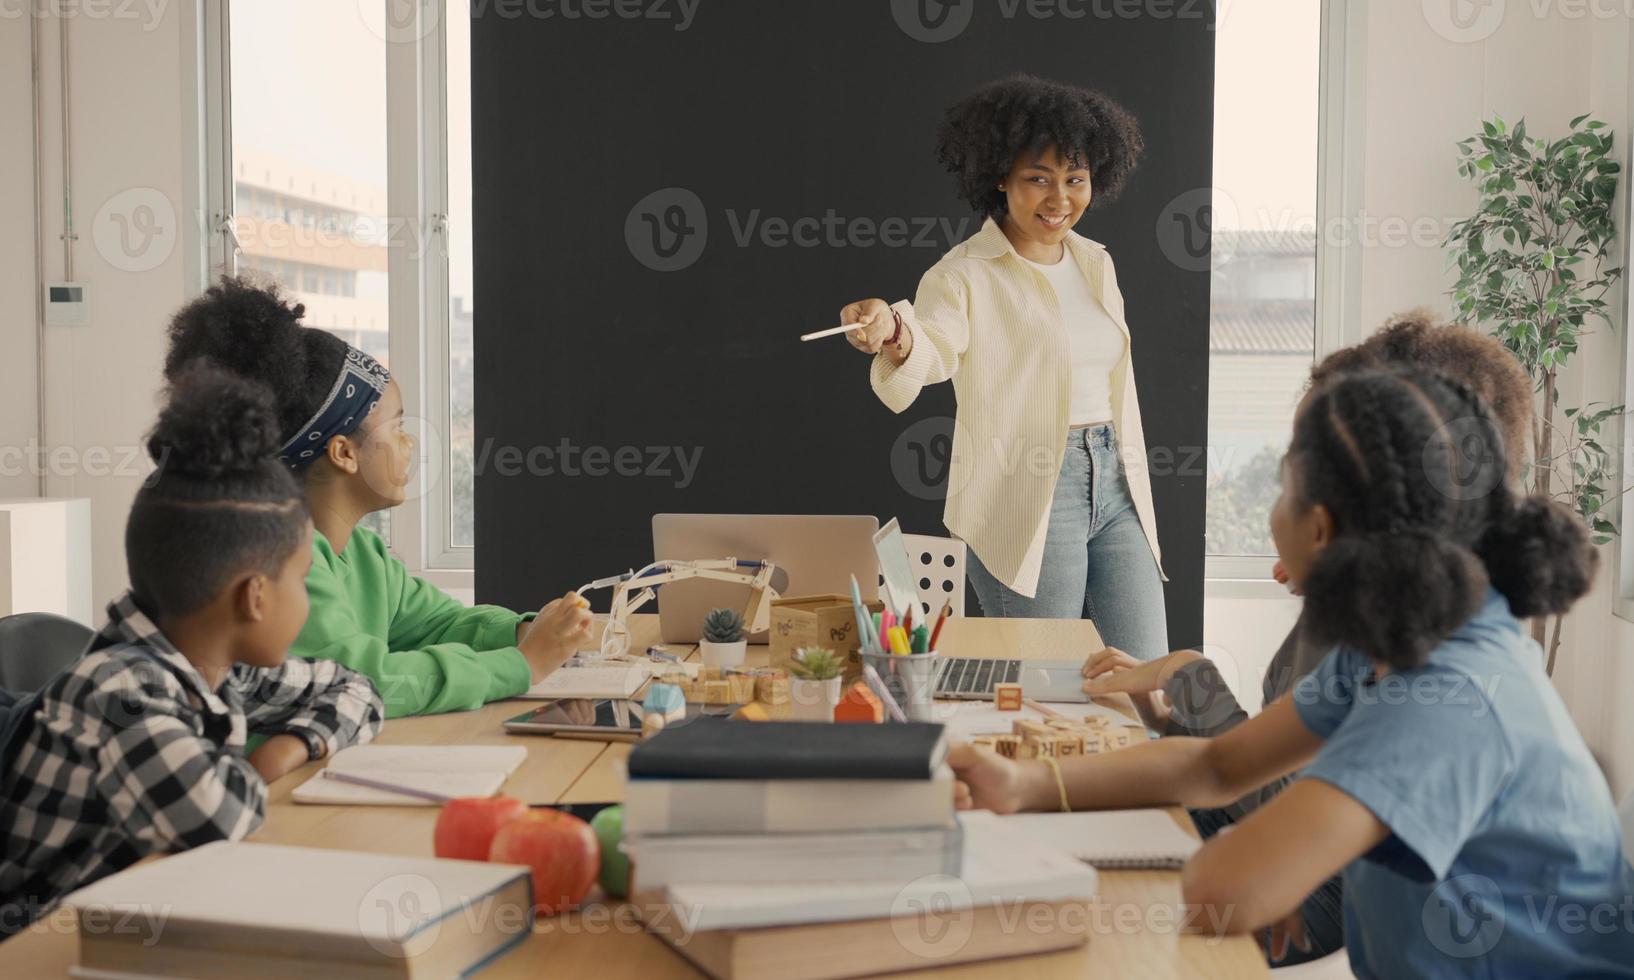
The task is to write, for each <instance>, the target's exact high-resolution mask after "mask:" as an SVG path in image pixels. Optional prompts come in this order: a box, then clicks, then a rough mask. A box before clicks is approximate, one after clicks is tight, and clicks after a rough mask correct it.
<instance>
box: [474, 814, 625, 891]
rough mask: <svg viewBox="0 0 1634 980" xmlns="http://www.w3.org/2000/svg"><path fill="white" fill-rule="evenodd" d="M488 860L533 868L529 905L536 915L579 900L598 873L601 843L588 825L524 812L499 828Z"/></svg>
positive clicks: (564, 816)
mask: <svg viewBox="0 0 1634 980" xmlns="http://www.w3.org/2000/svg"><path fill="white" fill-rule="evenodd" d="M488 860H490V861H494V862H497V863H500V864H525V865H527V866H528V867H530V868H532V869H533V907H534V911H535V912H537V913H538V914H540V915H554V914H555V913H557V912H565V911H567V910H568V909H571V908H573V907H575V906H577V905H578V904H579V903H580V902H582V901H584V897H585V896H586V895H588V894H590V886H591V885H594V884H595V883H596V876H597V875H598V874H600V873H601V843H600V842H599V841H597V840H596V832H595V831H593V830H591V829H590V825H589V824H587V823H585V822H584V821H583V820H580V819H579V818H578V817H575V816H573V815H572V814H571V813H563V812H561V811H560V810H545V809H540V810H531V809H530V810H529V811H528V812H527V813H524V814H522V815H521V816H519V817H517V818H516V819H514V820H512V821H510V822H509V823H507V824H505V826H503V827H501V828H499V833H497V834H495V835H494V843H493V847H491V848H489V850H488Z"/></svg>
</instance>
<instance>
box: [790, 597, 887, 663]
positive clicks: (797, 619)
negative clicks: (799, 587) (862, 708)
mask: <svg viewBox="0 0 1634 980" xmlns="http://www.w3.org/2000/svg"><path fill="white" fill-rule="evenodd" d="M865 605H866V606H867V608H868V612H870V613H876V612H880V611H882V610H883V609H884V608H885V603H883V602H881V601H879V600H875V601H873V602H868V603H865ZM770 632H771V636H770V639H769V642H770V651H771V652H770V660H769V661H768V662H769V663H770V665H771V666H773V667H784V668H786V667H788V665H789V660H790V659H791V658H793V656H794V651H796V650H798V649H799V648H801V647H827V648H828V649H830V650H833V651H834V652H835V653H840V652H842V651H843V652H844V654H845V683H846V684H847V685H849V684H850V683H851V682H852V681H854V680H856V679H857V678H859V677H861V676H862V657H861V656H860V655H859V654H860V653H861V650H862V641H861V639H859V638H858V636H857V617H856V614H855V612H854V611H853V610H852V607H851V597H850V596H848V595H838V594H835V593H830V594H828V595H805V596H787V597H785V598H782V599H778V600H775V601H774V602H773V603H772V626H771V631H770Z"/></svg>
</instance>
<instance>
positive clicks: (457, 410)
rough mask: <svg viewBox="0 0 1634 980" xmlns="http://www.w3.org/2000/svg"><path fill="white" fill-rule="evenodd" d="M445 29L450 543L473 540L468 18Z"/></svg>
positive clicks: (451, 21)
mask: <svg viewBox="0 0 1634 980" xmlns="http://www.w3.org/2000/svg"><path fill="white" fill-rule="evenodd" d="M444 22H445V25H446V32H447V46H446V51H447V62H446V64H447V73H446V78H447V90H448V98H447V113H446V115H445V117H444V118H445V119H446V120H447V132H448V169H447V173H448V220H447V222H446V223H445V224H444V228H445V231H446V235H447V239H448V332H447V335H446V341H447V348H446V350H445V351H444V353H445V354H446V355H447V364H448V391H449V400H448V416H447V422H448V450H449V459H450V462H451V466H450V477H449V480H448V484H447V494H448V496H447V502H448V515H449V531H448V537H449V541H450V543H451V544H452V545H453V546H454V547H460V548H469V547H471V546H472V545H474V544H475V543H476V508H475V506H474V501H475V499H476V481H475V468H474V466H473V449H472V446H473V443H474V442H475V434H474V430H473V428H472V425H473V422H472V417H473V412H472V397H473V396H472V386H471V376H472V371H471V360H472V358H471V355H472V342H471V316H472V314H471V311H472V309H473V308H474V305H475V304H474V301H473V296H472V289H471V21H470V19H469V18H466V17H451V18H445V19H444Z"/></svg>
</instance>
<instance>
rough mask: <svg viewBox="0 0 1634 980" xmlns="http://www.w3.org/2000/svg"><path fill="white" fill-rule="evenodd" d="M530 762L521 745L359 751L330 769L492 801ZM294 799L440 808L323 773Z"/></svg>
mask: <svg viewBox="0 0 1634 980" xmlns="http://www.w3.org/2000/svg"><path fill="white" fill-rule="evenodd" d="M527 757H528V750H527V749H526V748H525V747H524V746H520V745H354V746H352V747H351V748H347V749H342V750H340V751H339V752H337V753H335V757H334V758H333V759H331V760H329V768H330V769H334V770H336V771H337V772H348V773H353V774H355V775H358V776H363V777H365V778H368V779H374V780H378V781H380V782H383V783H391V784H392V785H394V786H407V787H409V788H411V789H419V790H425V791H427V792H431V793H440V794H442V795H443V796H493V795H494V794H495V793H497V792H499V788H500V787H501V786H503V785H505V780H506V779H508V778H509V777H510V775H511V773H513V772H515V771H516V767H517V766H520V765H521V764H522V762H523V760H525V759H526V758H527ZM291 799H293V800H294V801H295V802H296V803H325V804H329V805H331V806H333V805H347V804H352V805H363V806H436V804H435V803H433V802H431V801H430V800H423V799H420V798H418V797H413V796H404V795H403V794H401V793H390V792H387V791H385V790H379V789H375V788H373V787H371V786H358V785H357V784H355V783H343V782H341V781H339V780H336V779H329V778H327V777H326V776H324V774H323V773H322V772H318V773H315V774H314V775H313V776H312V778H311V779H308V780H307V781H306V782H304V783H302V784H301V785H299V786H297V787H295V792H294V793H293V794H292V796H291Z"/></svg>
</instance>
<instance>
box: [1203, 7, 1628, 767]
mask: <svg viewBox="0 0 1634 980" xmlns="http://www.w3.org/2000/svg"><path fill="white" fill-rule="evenodd" d="M1602 6H1603V7H1605V8H1607V10H1608V11H1610V12H1611V13H1612V14H1613V16H1611V17H1600V16H1597V15H1596V14H1595V12H1594V11H1593V9H1592V5H1587V4H1581V3H1576V2H1569V0H1563V2H1559V3H1555V4H1551V5H1546V13H1545V15H1544V16H1541V17H1540V16H1537V14H1536V11H1537V10H1538V9H1539V5H1533V4H1522V3H1509V4H1488V5H1486V6H1485V7H1483V8H1480V9H1481V10H1483V11H1486V12H1487V13H1483V14H1481V15H1480V16H1481V17H1487V16H1489V15H1490V13H1491V12H1492V11H1494V10H1496V11H1498V13H1499V16H1498V17H1497V18H1496V19H1495V20H1492V21H1482V20H1481V19H1480V18H1478V19H1477V22H1476V23H1475V24H1473V25H1471V27H1470V29H1469V30H1468V32H1467V33H1463V34H1460V33H1459V31H1458V29H1456V28H1447V27H1443V28H1442V29H1440V30H1438V29H1437V27H1436V26H1435V25H1433V24H1432V23H1431V22H1430V20H1429V19H1428V17H1429V14H1430V13H1433V12H1434V8H1435V7H1436V4H1434V3H1422V4H1421V3H1417V2H1403V0H1373V2H1372V3H1371V4H1370V5H1369V9H1368V12H1367V24H1368V30H1367V36H1366V37H1365V39H1363V43H1364V46H1365V47H1364V56H1365V74H1366V79H1365V84H1364V90H1365V105H1366V137H1365V152H1364V158H1363V179H1362V184H1363V200H1362V203H1361V209H1360V210H1361V214H1362V216H1363V219H1362V220H1360V221H1355V222H1353V223H1352V224H1351V225H1350V226H1349V228H1348V232H1349V234H1350V236H1351V240H1353V241H1360V242H1361V244H1362V245H1363V248H1362V258H1361V277H1362V278H1361V284H1360V311H1361V315H1360V324H1361V328H1362V331H1363V332H1364V333H1365V332H1369V331H1371V330H1372V329H1373V328H1374V327H1375V326H1376V325H1378V324H1380V323H1382V322H1383V321H1384V319H1385V318H1386V317H1387V316H1388V315H1389V314H1391V313H1393V312H1397V311H1400V310H1405V309H1408V308H1410V307H1413V306H1420V305H1424V306H1429V307H1431V308H1432V309H1437V310H1439V311H1441V312H1442V313H1443V314H1444V315H1446V314H1449V313H1450V311H1451V302H1450V299H1449V296H1448V290H1449V289H1450V287H1451V285H1452V282H1453V276H1452V275H1451V274H1450V273H1449V272H1448V271H1446V267H1445V251H1444V249H1443V248H1442V247H1441V241H1442V239H1443V238H1444V236H1445V232H1446V229H1447V228H1448V227H1449V226H1450V223H1451V222H1452V221H1454V220H1458V219H1460V218H1463V217H1465V216H1467V215H1468V213H1469V212H1470V211H1471V210H1472V209H1473V207H1474V204H1475V200H1476V193H1475V190H1474V188H1473V187H1472V186H1471V185H1470V184H1469V183H1468V182H1466V181H1465V180H1464V179H1463V178H1461V177H1459V176H1458V172H1457V167H1456V164H1457V159H1458V157H1457V149H1456V145H1455V144H1456V143H1457V141H1458V140H1461V139H1463V138H1465V137H1467V136H1469V135H1471V134H1473V133H1475V132H1477V131H1479V129H1480V125H1481V121H1482V120H1483V119H1490V118H1492V116H1493V114H1495V113H1496V114H1498V115H1501V116H1502V117H1503V118H1504V120H1505V121H1506V122H1508V123H1510V124H1513V123H1514V122H1516V121H1518V120H1519V119H1521V118H1522V117H1524V118H1525V119H1526V124H1527V131H1528V132H1529V133H1532V134H1534V135H1537V136H1540V137H1555V136H1558V135H1560V134H1561V133H1563V132H1564V131H1565V130H1566V127H1567V124H1568V123H1569V122H1570V120H1571V119H1572V118H1573V117H1574V116H1577V115H1580V114H1582V113H1584V112H1593V113H1594V114H1595V115H1596V116H1597V117H1599V118H1601V119H1604V120H1605V121H1606V122H1607V123H1608V125H1610V126H1611V127H1612V128H1613V129H1614V130H1616V133H1617V138H1618V140H1619V143H1620V145H1621V147H1623V148H1622V149H1620V150H1619V157H1620V158H1621V159H1622V160H1623V161H1624V163H1625V167H1626V164H1627V161H1628V159H1629V156H1628V151H1627V149H1626V146H1627V141H1628V139H1629V137H1630V136H1634V117H1631V115H1630V101H1629V97H1628V89H1629V83H1630V69H1629V46H1630V41H1631V27H1630V23H1629V20H1628V18H1627V16H1626V14H1624V13H1623V10H1622V7H1621V6H1620V5H1615V4H1606V5H1602ZM1630 177H1631V174H1630V173H1629V172H1627V171H1626V170H1625V173H1624V174H1623V178H1624V186H1623V189H1622V192H1621V193H1622V195H1623V200H1624V201H1625V202H1626V201H1627V199H1628V193H1627V192H1628V188H1627V181H1628V180H1629V179H1630ZM1620 213H1622V214H1623V215H1625V216H1626V215H1627V213H1628V208H1627V205H1626V204H1624V205H1623V206H1622V209H1621V212H1620ZM1328 231H1329V230H1328V229H1325V230H1324V232H1325V233H1328ZM1619 261H1621V260H1619ZM1614 300H1615V302H1614V306H1615V307H1616V309H1615V312H1614V320H1615V322H1616V323H1617V324H1618V325H1619V330H1621V325H1622V319H1623V312H1622V310H1623V294H1622V291H1621V290H1620V289H1619V290H1617V291H1616V295H1615V297H1614ZM1359 339H1360V337H1350V338H1347V341H1349V342H1355V341H1356V340H1359ZM1622 351H1623V337H1622V336H1621V335H1620V334H1612V333H1609V332H1606V331H1601V333H1600V335H1599V336H1596V337H1592V338H1590V339H1589V340H1588V341H1587V342H1586V343H1585V345H1584V347H1583V350H1582V352H1581V354H1580V355H1579V357H1578V359H1577V361H1576V362H1575V364H1574V365H1573V370H1572V371H1571V372H1570V374H1569V376H1568V377H1567V378H1566V379H1565V383H1564V385H1563V388H1562V393H1561V399H1562V403H1563V404H1582V403H1584V402H1588V401H1596V400H1598V401H1609V402H1617V401H1622V400H1623V398H1624V395H1623V394H1622V390H1621V387H1620V385H1621V381H1620V377H1621V366H1622V362H1623V353H1622ZM1630 435H1631V436H1634V430H1631V432H1630ZM1626 445H1628V440H1627V439H1625V446H1626ZM1629 512H1630V514H1631V516H1634V508H1631V509H1630V511H1629ZM1630 530H1631V531H1634V527H1630ZM1603 558H1604V563H1603V569H1602V574H1601V577H1600V580H1599V583H1598V586H1597V588H1596V590H1595V591H1594V593H1593V594H1591V595H1590V596H1589V597H1588V598H1586V599H1585V600H1584V601H1583V602H1582V603H1580V604H1579V606H1578V607H1577V609H1576V610H1574V613H1573V616H1572V618H1571V620H1570V623H1569V626H1568V630H1567V633H1566V636H1565V638H1564V641H1563V645H1562V649H1561V654H1560V662H1559V666H1558V667H1557V669H1556V673H1555V686H1556V688H1557V689H1558V690H1559V691H1560V692H1561V695H1562V697H1563V698H1564V699H1565V701H1566V703H1567V706H1568V707H1569V708H1570V710H1571V712H1572V716H1573V718H1574V719H1575V721H1576V722H1577V725H1578V728H1579V730H1580V731H1581V732H1582V733H1583V737H1584V740H1585V741H1586V742H1588V744H1589V747H1590V749H1591V750H1593V751H1594V753H1595V755H1596V757H1597V758H1598V759H1599V760H1600V762H1601V765H1602V766H1603V767H1604V768H1605V770H1606V772H1607V775H1608V778H1609V779H1610V781H1611V784H1612V789H1613V792H1614V793H1615V794H1617V796H1618V797H1619V798H1620V797H1622V796H1624V795H1627V794H1628V793H1630V792H1634V710H1630V707H1629V706H1630V704H1634V623H1630V622H1628V621H1626V620H1623V619H1619V618H1617V617H1616V616H1614V615H1613V613H1612V596H1613V592H1614V579H1615V574H1614V567H1615V565H1616V559H1617V552H1616V547H1615V546H1609V547H1608V548H1606V549H1605V550H1604V554H1603ZM1240 592H1241V590H1237V592H1236V593H1233V591H1232V589H1231V587H1229V586H1224V585H1222V584H1221V583H1212V584H1211V585H1210V588H1209V592H1208V598H1207V600H1206V601H1205V613H1204V619H1205V628H1204V635H1205V637H1206V641H1207V643H1209V644H1212V645H1215V646H1217V647H1218V648H1219V650H1220V651H1221V655H1222V656H1223V657H1225V658H1228V659H1230V660H1231V661H1232V662H1234V664H1235V665H1236V667H1237V669H1238V671H1239V673H1244V674H1247V673H1251V672H1252V670H1253V669H1254V667H1253V665H1255V664H1258V663H1262V662H1263V660H1264V659H1265V658H1268V657H1269V656H1270V654H1271V653H1272V652H1274V647H1275V642H1276V640H1275V639H1273V640H1256V638H1257V637H1258V636H1259V634H1261V633H1275V634H1276V639H1280V636H1281V631H1282V630H1284V629H1285V628H1286V623H1289V622H1291V621H1292V615H1293V613H1292V610H1293V609H1294V608H1296V607H1295V606H1294V604H1293V602H1292V601H1291V600H1288V599H1284V598H1280V597H1276V596H1275V594H1274V593H1266V592H1263V591H1261V592H1259V593H1256V595H1257V596H1259V597H1258V598H1244V597H1242V596H1241V594H1240ZM1267 646H1269V647H1270V649H1267V648H1266V647H1267ZM1239 686H1245V685H1239ZM1249 697H1250V698H1254V697H1255V692H1249ZM1245 703H1247V702H1245Z"/></svg>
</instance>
